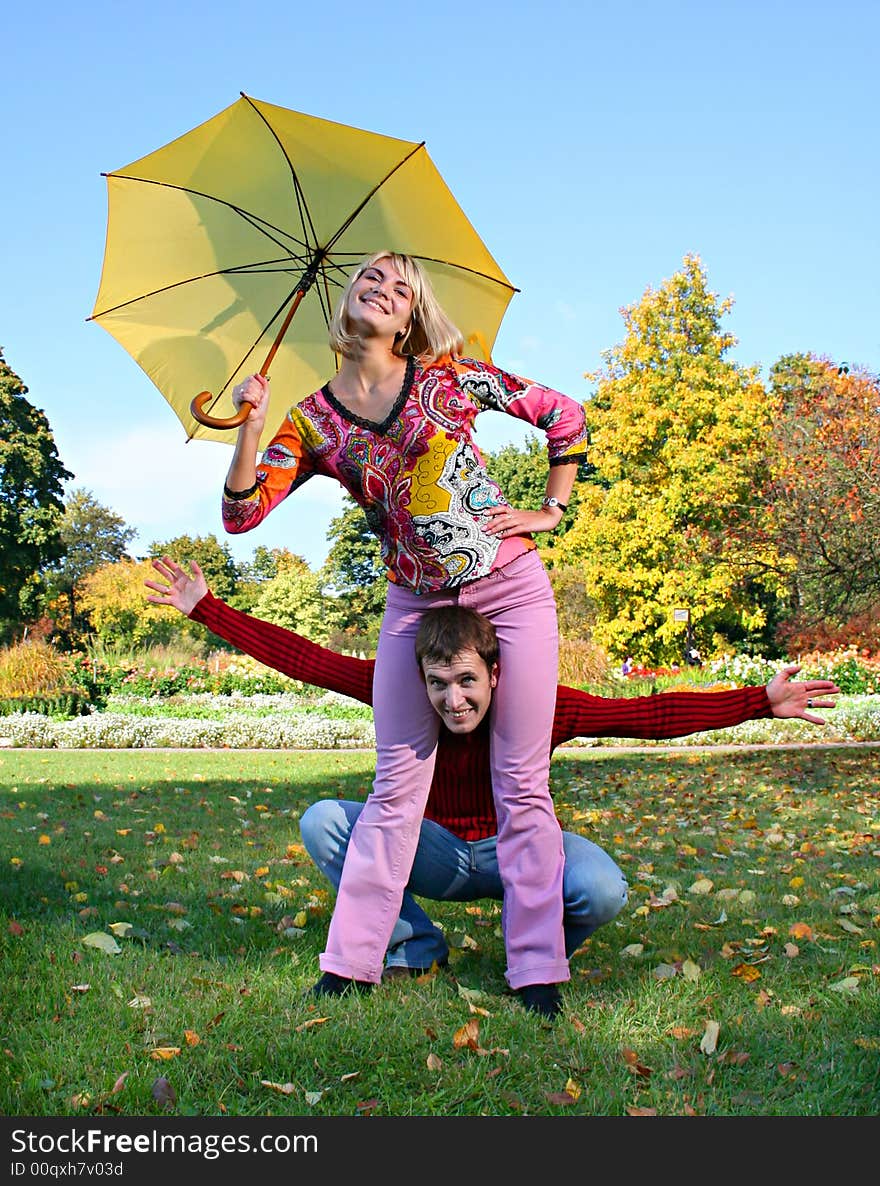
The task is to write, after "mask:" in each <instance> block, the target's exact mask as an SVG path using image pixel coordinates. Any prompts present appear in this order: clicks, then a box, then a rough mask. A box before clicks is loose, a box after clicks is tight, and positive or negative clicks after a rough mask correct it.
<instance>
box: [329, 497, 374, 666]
mask: <svg viewBox="0 0 880 1186" xmlns="http://www.w3.org/2000/svg"><path fill="white" fill-rule="evenodd" d="M327 539H328V540H329V541H330V551H329V552H328V554H327V559H326V561H325V562H324V566H323V568H322V569H321V573H320V578H321V582H322V584H323V587H324V588H325V589H327V590H329V591H330V592H331V593H332V595H333V596H332V604H333V607H334V625H335V633H334V634H333V635H331V640H332V642H333V645H334V646H338V647H342V648H343V649H345V648H346V646H347V644H348V643H351V644H352V645H355V646H356V647H359V648H363V647H364V646H365V645H366V646H368V647H370V648H372V647H373V646H374V645H375V640H376V639H377V637H378V634H379V626H380V625H381V621H382V615H383V613H384V611H385V594H386V592H387V589H388V578H387V576H386V574H385V566H384V565H383V563H382V560H381V554H380V548H379V541H378V539H377V538H376V536H375V535H373V533H372V532H371V531H370V529H369V528H368V526H367V521H366V519H365V518H364V513H363V511H362V510H361V508H360V507H359V506H358V505H357V503H356V502H355V501H354V499H352V498H349V496H348V495H346V496H345V498H344V500H343V510H342V514H341V515H337V516H336V517H335V518H334V519H333V520H332V521H331V523H330V526H329V528H328V530H327Z"/></svg>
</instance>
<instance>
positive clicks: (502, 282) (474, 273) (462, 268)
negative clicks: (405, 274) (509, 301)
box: [412, 255, 520, 292]
mask: <svg viewBox="0 0 880 1186" xmlns="http://www.w3.org/2000/svg"><path fill="white" fill-rule="evenodd" d="M412 258H413V259H423V260H424V261H425V262H426V263H429V264H443V265H444V267H447V268H455V269H456V270H457V271H459V272H470V274H471V275H472V276H479V277H480V279H481V280H490V281H491V282H492V283H493V284H497V285H498V286H499V287H500V288H508V289H510V291H511V292H519V291H520V289H518V288H517V287H516V285H514V284H510V283H508V281H506V280H499V279H498V277H497V276H490V275H489V274H488V273H487V272H481V271H480V270H479V269H478V268H469V267H467V266H466V265H465V264H451V263H450V262H449V260H448V259H436V258H435V257H434V256H433V255H413V257H412Z"/></svg>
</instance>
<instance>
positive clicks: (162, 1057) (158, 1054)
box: [150, 1046, 180, 1082]
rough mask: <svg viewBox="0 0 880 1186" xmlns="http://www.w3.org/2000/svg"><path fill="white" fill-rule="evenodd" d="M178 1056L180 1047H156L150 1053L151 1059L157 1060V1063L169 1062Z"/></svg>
mask: <svg viewBox="0 0 880 1186" xmlns="http://www.w3.org/2000/svg"><path fill="white" fill-rule="evenodd" d="M178 1054H180V1047H179V1046H154V1047H153V1049H152V1050H151V1051H150V1058H155V1059H156V1060H157V1062H167V1061H168V1060H169V1059H171V1058H176V1057H177V1055H178ZM157 1082H158V1080H157Z"/></svg>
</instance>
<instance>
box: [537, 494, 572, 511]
mask: <svg viewBox="0 0 880 1186" xmlns="http://www.w3.org/2000/svg"><path fill="white" fill-rule="evenodd" d="M541 506H542V507H559V509H560V510H561V511H562V513H563V515H564V514H565V512H566V511H567V510H568V503H566V502H560V501H559V499H558V498H552V497H548V498H542V499H541Z"/></svg>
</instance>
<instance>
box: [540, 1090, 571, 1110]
mask: <svg viewBox="0 0 880 1186" xmlns="http://www.w3.org/2000/svg"><path fill="white" fill-rule="evenodd" d="M544 1095H545V1098H546V1100H547V1102H548V1103H551V1104H556V1105H557V1106H558V1107H562V1108H567V1107H570V1106H571V1105H572V1104H573V1103H574V1102H575V1101H574V1097H573V1096H570V1095H569V1094H568V1092H567V1091H547V1092H545V1093H544Z"/></svg>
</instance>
